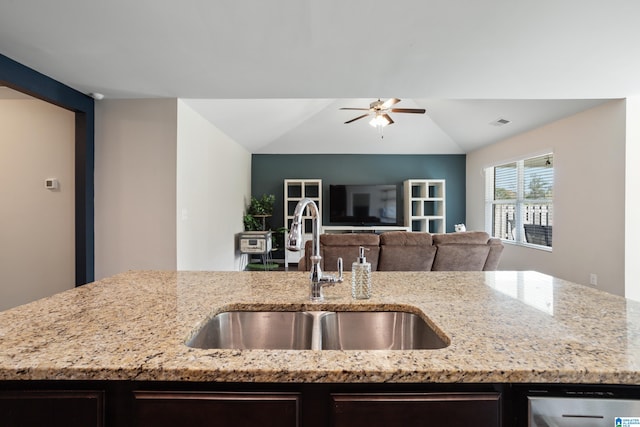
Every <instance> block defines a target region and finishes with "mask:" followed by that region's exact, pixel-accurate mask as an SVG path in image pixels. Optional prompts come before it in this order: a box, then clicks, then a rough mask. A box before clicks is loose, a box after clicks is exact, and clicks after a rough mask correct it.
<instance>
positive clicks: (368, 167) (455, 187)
mask: <svg viewBox="0 0 640 427" xmlns="http://www.w3.org/2000/svg"><path fill="white" fill-rule="evenodd" d="M287 178H289V179H291V178H293V179H311V178H320V179H322V192H323V194H322V203H323V209H322V211H323V218H322V223H323V225H333V224H331V223H330V222H329V218H328V216H329V185H331V184H397V185H401V184H402V182H403V181H404V180H406V179H445V180H446V193H447V194H446V211H447V232H453V231H454V230H453V225H454V224H460V223H464V222H465V212H466V155H464V154H447V155H378V154H347V155H344V154H254V155H253V156H252V162H251V194H252V195H253V196H254V197H260V196H262V195H263V194H274V195H275V196H276V202H275V207H274V213H273V217H272V218H270V224H271V227H272V228H277V227H282V226H283V224H284V220H283V218H284V213H283V210H284V208H283V204H284V180H285V179H287ZM399 197H402V192H400V193H399ZM398 209H399V210H398V218H399V219H400V222H402V221H403V218H404V210H403V202H402V200H401V201H400V205H399V206H398Z"/></svg>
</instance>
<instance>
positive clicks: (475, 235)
mask: <svg viewBox="0 0 640 427" xmlns="http://www.w3.org/2000/svg"><path fill="white" fill-rule="evenodd" d="M490 238H491V236H489V234H488V233H485V232H484V231H464V232H461V233H446V234H434V235H433V244H434V245H448V244H453V243H458V244H478V245H486V244H487V242H488V241H489V239H490Z"/></svg>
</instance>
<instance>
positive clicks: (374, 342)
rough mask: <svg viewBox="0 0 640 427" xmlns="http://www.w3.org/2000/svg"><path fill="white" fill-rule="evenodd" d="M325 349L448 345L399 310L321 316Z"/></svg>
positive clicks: (414, 316)
mask: <svg viewBox="0 0 640 427" xmlns="http://www.w3.org/2000/svg"><path fill="white" fill-rule="evenodd" d="M320 329H321V331H322V349H324V350H426V349H438V348H444V347H446V346H447V345H448V343H446V342H445V341H444V340H443V339H442V338H441V337H440V336H439V335H438V334H436V332H435V331H434V330H433V329H432V328H431V327H430V326H429V325H428V324H427V323H426V322H425V321H424V320H423V319H422V318H420V317H419V316H417V315H415V314H412V313H405V312H399V311H353V312H351V311H342V312H335V313H333V312H331V313H325V314H323V315H322V316H321V317H320Z"/></svg>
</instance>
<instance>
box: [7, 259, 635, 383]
mask: <svg viewBox="0 0 640 427" xmlns="http://www.w3.org/2000/svg"><path fill="white" fill-rule="evenodd" d="M349 283H350V274H349V273H345V283H343V284H339V285H336V286H334V287H330V288H326V289H325V296H326V301H325V302H324V303H320V304H315V303H310V302H309V301H308V278H307V273H304V272H156V271H143V272H127V273H123V274H120V275H117V276H114V277H111V278H107V279H104V280H101V281H98V282H95V283H92V284H89V285H86V286H82V287H80V288H76V289H73V290H70V291H67V292H63V293H60V294H57V295H54V296H52V297H50V298H46V299H43V300H40V301H36V302H34V303H31V304H27V305H24V306H21V307H17V308H15V309H11V310H7V311H4V312H1V313H0V380H80V379H81V380H141V381H220V382H354V383H358V382H390V383H412V382H432V383H453V382H463V383H465V382H468V383H483V382H484V383H488V382H500V383H508V382H512V383H520V382H551V383H604V384H640V304H638V303H635V302H631V301H628V300H625V299H624V298H621V297H617V296H614V295H610V294H607V293H604V292H600V291H597V290H595V289H592V288H589V287H586V286H582V285H577V284H574V283H570V282H566V281H563V280H559V279H555V278H553V277H550V276H547V275H543V274H539V273H535V272H508V271H497V272H426V273H424V272H421V273H414V272H375V273H373V291H374V293H373V297H372V298H371V299H370V300H358V301H355V300H352V299H351V295H350V288H349ZM232 309H249V310H261V309H278V310H356V309H357V310H407V311H411V312H414V313H417V314H420V315H421V316H423V317H425V318H428V319H429V321H430V322H432V323H433V324H434V325H436V326H437V328H439V329H440V330H441V331H442V332H443V333H444V334H445V335H446V337H447V338H448V339H449V340H450V345H449V346H448V347H446V348H444V349H439V350H410V351H405V350H402V351H399V350H375V351H355V350H352V351H337V350H330V351H328V350H321V351H318V350H203V349H194V348H189V347H187V346H186V345H185V344H184V342H185V340H186V339H187V338H188V337H189V336H190V335H192V334H193V332H194V331H195V330H197V329H198V327H199V325H201V324H202V323H203V322H204V321H205V320H206V319H208V318H210V317H212V316H213V315H215V314H216V313H218V312H221V311H226V310H232Z"/></svg>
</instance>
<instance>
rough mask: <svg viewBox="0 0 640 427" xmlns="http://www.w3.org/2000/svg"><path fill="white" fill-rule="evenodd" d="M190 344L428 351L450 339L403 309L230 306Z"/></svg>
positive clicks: (276, 348) (232, 347) (202, 329)
mask: <svg viewBox="0 0 640 427" xmlns="http://www.w3.org/2000/svg"><path fill="white" fill-rule="evenodd" d="M186 344H187V345H188V346H189V347H194V348H206V349H212V348H217V349H269V350H429V349H439V348H444V347H446V346H447V345H449V342H448V339H446V338H443V336H441V335H440V334H438V333H437V332H436V331H435V330H434V329H433V328H432V327H431V326H430V325H429V324H428V323H427V322H426V321H425V320H424V319H422V318H421V317H420V316H418V315H416V314H413V313H407V312H402V311H227V312H223V313H219V314H217V315H216V316H214V317H213V318H212V319H211V320H209V321H208V322H207V323H205V324H204V326H202V327H201V328H200V330H199V331H198V332H196V334H195V335H194V336H193V337H192V338H190V339H189V340H188V341H187V342H186Z"/></svg>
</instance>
